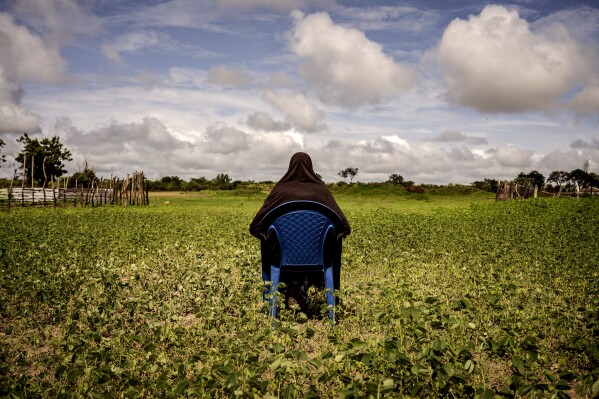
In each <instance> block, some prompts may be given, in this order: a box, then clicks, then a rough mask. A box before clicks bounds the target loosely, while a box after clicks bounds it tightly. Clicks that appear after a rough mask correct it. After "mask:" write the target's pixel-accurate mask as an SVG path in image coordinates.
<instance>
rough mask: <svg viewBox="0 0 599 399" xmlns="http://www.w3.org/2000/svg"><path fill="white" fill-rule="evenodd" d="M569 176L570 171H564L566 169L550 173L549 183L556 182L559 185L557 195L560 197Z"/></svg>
mask: <svg viewBox="0 0 599 399" xmlns="http://www.w3.org/2000/svg"><path fill="white" fill-rule="evenodd" d="M568 180H569V177H568V172H566V171H564V170H554V171H553V172H551V173H550V174H549V177H548V178H547V182H548V183H550V182H551V183H555V184H557V186H558V191H557V196H558V197H559V196H560V194H561V193H562V186H563V185H564V184H565V183H566V182H568Z"/></svg>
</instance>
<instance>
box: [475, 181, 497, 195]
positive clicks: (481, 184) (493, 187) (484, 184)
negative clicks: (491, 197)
mask: <svg viewBox="0 0 599 399" xmlns="http://www.w3.org/2000/svg"><path fill="white" fill-rule="evenodd" d="M471 184H472V185H473V186H474V187H476V188H478V189H481V190H485V191H489V192H491V193H496V192H497V186H498V184H499V182H498V181H497V180H496V179H484V180H482V181H481V180H477V181H475V182H472V183H471Z"/></svg>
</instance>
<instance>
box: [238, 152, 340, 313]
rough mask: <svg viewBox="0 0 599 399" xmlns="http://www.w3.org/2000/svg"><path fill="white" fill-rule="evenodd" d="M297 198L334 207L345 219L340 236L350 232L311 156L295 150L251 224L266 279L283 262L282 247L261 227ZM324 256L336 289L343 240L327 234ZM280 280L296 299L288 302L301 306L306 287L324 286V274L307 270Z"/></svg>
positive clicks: (304, 299)
mask: <svg viewBox="0 0 599 399" xmlns="http://www.w3.org/2000/svg"><path fill="white" fill-rule="evenodd" d="M298 200H308V201H314V202H318V203H321V204H323V205H326V206H327V207H329V208H330V209H332V210H333V211H334V212H335V213H336V214H337V215H339V217H340V218H341V220H342V221H343V226H344V231H341V232H338V233H339V234H340V235H341V236H346V235H348V234H350V232H351V227H350V225H349V222H348V220H347V218H346V217H345V215H344V214H343V212H342V211H341V208H339V205H337V202H336V201H335V199H334V198H333V195H332V194H331V192H330V191H329V189H328V187H327V186H326V185H325V184H324V182H323V181H322V180H321V179H320V177H318V175H317V174H316V173H315V172H314V170H313V168H312V160H311V159H310V156H309V155H308V154H306V153H303V152H298V153H295V154H294V155H293V156H292V157H291V161H290V162H289V169H288V170H287V173H285V175H284V176H283V177H282V178H281V180H279V182H278V183H277V184H276V185H275V187H274V188H273V189H272V191H271V192H270V194H269V195H268V197H267V198H266V200H265V201H264V204H263V205H262V207H261V208H260V210H259V211H258V212H257V213H256V216H255V217H254V220H253V221H252V223H251V224H250V233H251V234H252V235H254V236H255V237H257V238H260V239H261V244H262V245H261V252H262V276H263V279H264V280H265V281H267V280H269V279H270V278H269V275H270V274H269V273H270V266H271V265H275V264H279V263H280V258H279V257H280V248H279V243H278V240H277V237H276V234H269V235H268V236H265V237H263V236H260V233H259V232H258V226H259V225H260V222H261V221H262V219H263V218H264V216H266V214H267V213H268V212H270V211H271V210H272V209H274V208H276V207H277V206H278V205H281V204H284V203H287V202H291V201H298ZM325 257H326V258H328V259H330V261H332V262H333V264H334V269H335V270H336V272H335V289H339V271H340V266H341V244H340V241H337V240H336V239H332V238H329V237H327V240H326V241H325ZM281 281H282V282H284V283H285V284H286V286H287V289H286V296H287V298H288V299H289V298H293V299H292V300H290V301H289V302H290V303H291V302H296V303H298V304H299V305H300V306H301V307H302V308H304V306H303V305H305V303H306V299H307V298H306V297H307V289H308V287H309V286H312V285H317V286H320V285H322V284H321V282H322V277H321V276H320V275H318V274H317V273H308V274H306V275H304V276H303V279H302V280H300V281H298V280H294V279H292V278H291V276H288V275H284V274H282V275H281Z"/></svg>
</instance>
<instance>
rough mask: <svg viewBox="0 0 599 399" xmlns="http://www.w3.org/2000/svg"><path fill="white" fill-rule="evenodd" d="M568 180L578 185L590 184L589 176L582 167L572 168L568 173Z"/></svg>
mask: <svg viewBox="0 0 599 399" xmlns="http://www.w3.org/2000/svg"><path fill="white" fill-rule="evenodd" d="M568 178H569V180H572V181H573V182H576V183H578V186H579V187H581V188H582V187H586V186H587V185H589V184H590V176H589V174H588V173H587V172H585V171H584V170H582V169H574V170H573V171H571V172H570V173H568Z"/></svg>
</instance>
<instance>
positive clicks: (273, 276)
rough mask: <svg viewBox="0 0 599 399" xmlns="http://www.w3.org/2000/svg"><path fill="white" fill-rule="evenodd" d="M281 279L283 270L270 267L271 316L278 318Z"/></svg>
mask: <svg viewBox="0 0 599 399" xmlns="http://www.w3.org/2000/svg"><path fill="white" fill-rule="evenodd" d="M280 279H281V268H280V267H278V266H274V265H272V266H270V281H271V283H272V287H271V291H270V292H271V294H272V295H271V297H270V315H271V316H272V317H277V291H278V290H279V280H280Z"/></svg>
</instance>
